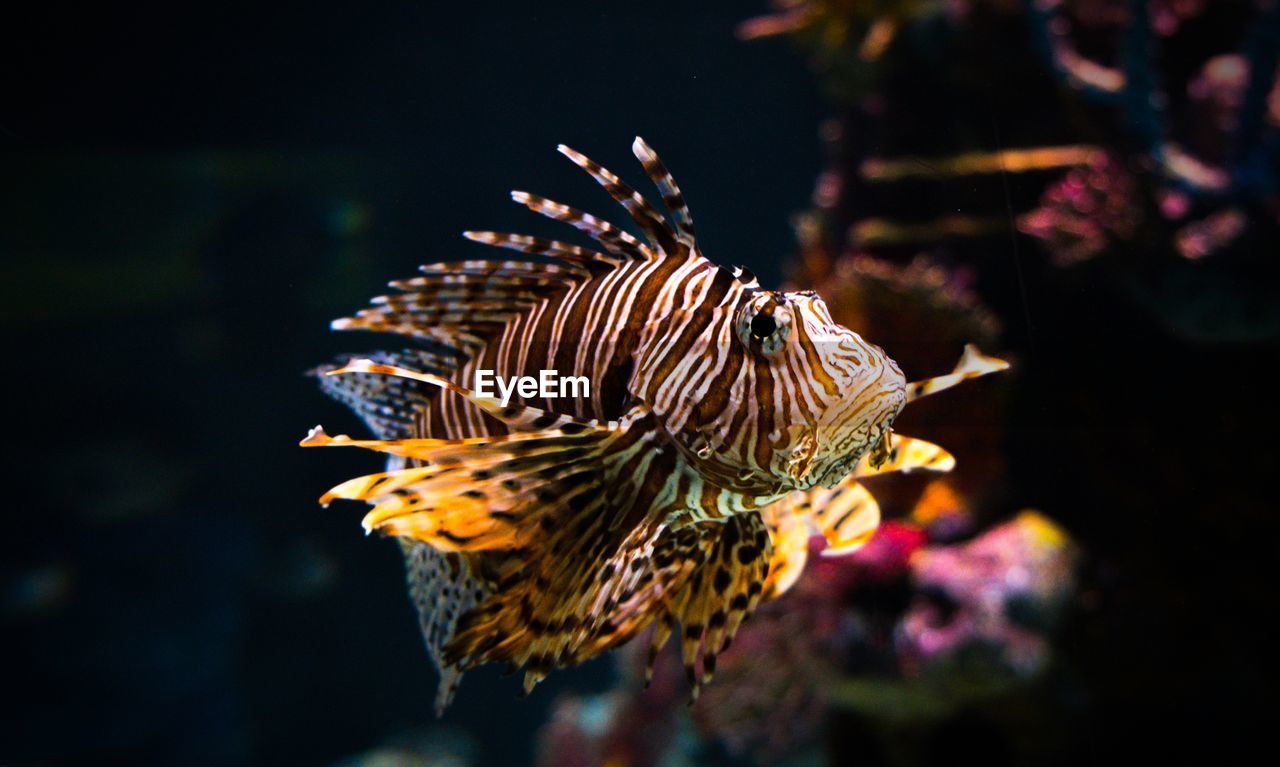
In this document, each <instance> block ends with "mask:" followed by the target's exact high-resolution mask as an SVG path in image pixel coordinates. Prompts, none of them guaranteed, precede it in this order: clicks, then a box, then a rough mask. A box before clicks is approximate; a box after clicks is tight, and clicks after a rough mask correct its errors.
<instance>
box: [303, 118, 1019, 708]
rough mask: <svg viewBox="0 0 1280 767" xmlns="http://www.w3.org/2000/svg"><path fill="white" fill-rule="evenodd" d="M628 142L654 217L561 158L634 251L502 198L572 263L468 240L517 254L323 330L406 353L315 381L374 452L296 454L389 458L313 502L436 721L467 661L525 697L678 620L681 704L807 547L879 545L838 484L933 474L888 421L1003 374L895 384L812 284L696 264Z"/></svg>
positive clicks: (925, 451) (481, 263)
mask: <svg viewBox="0 0 1280 767" xmlns="http://www.w3.org/2000/svg"><path fill="white" fill-rule="evenodd" d="M633 149H634V151H635V154H636V156H637V158H638V159H640V161H641V163H642V164H643V165H644V167H645V170H646V171H647V173H648V175H649V177H650V178H651V179H652V180H653V182H654V183H655V185H656V186H657V187H658V189H659V191H660V192H661V193H662V197H663V201H664V203H665V205H666V208H667V211H666V212H665V213H663V212H660V211H659V210H658V209H657V208H655V207H653V206H652V205H651V204H650V203H648V202H647V201H646V200H645V199H644V198H643V197H642V196H641V195H639V194H638V193H637V192H635V191H634V190H633V189H631V188H630V187H629V186H627V185H626V184H625V183H623V182H622V181H621V180H620V179H618V178H617V177H616V176H615V175H614V174H612V173H611V172H609V171H608V170H606V169H604V168H602V167H601V166H599V165H598V164H596V163H594V162H593V161H591V160H589V159H587V158H586V157H584V156H582V155H580V154H578V153H577V152H574V151H573V150H570V149H567V148H564V147H562V148H561V150H562V152H564V153H565V154H566V155H567V156H568V157H569V158H570V159H572V160H573V161H574V162H575V163H576V164H578V165H579V166H580V167H582V168H583V169H584V170H586V171H587V172H588V173H589V174H590V175H591V176H592V177H593V178H595V179H596V181H598V182H599V183H600V184H601V185H602V186H603V187H604V188H605V190H606V191H607V192H608V193H609V194H610V196H612V197H613V198H614V199H615V200H616V201H617V202H619V203H620V204H622V205H623V207H624V208H626V210H627V211H628V213H629V214H630V215H631V218H632V221H633V222H634V223H635V225H636V226H637V227H638V228H639V229H640V230H641V231H642V232H643V234H644V239H641V238H639V237H636V236H635V235H633V234H631V233H629V232H627V231H626V230H624V229H622V228H620V227H616V226H614V225H611V224H609V223H606V222H604V221H603V220H601V219H598V218H595V217H594V216H591V215H589V214H587V213H584V212H582V211H578V210H576V209H574V208H570V207H569V206H566V205H562V204H560V203H556V202H552V201H550V200H547V199H545V198H542V197H538V196H536V195H531V194H527V193H523V192H515V193H513V198H514V199H515V200H516V201H518V202H520V203H522V204H524V205H526V206H527V207H529V208H530V209H531V210H533V211H535V212H537V213H540V214H543V215H546V216H549V217H551V218H554V219H557V220H560V221H564V222H566V223H568V224H570V225H572V226H574V227H575V228H577V229H579V230H580V231H581V232H583V233H585V234H586V235H588V236H589V237H591V238H592V239H593V240H594V242H595V246H594V248H590V249H589V248H585V247H581V246H578V245H573V244H569V243H566V242H562V241H558V240H547V239H542V238H535V237H528V236H523V235H511V234H503V233H496V232H468V233H466V236H467V237H468V238H469V239H472V240H474V241H477V242H481V243H485V244H489V245H493V246H497V247H501V248H506V249H509V250H514V251H517V252H519V253H522V254H524V255H522V256H520V257H516V258H513V259H508V260H503V261H499V260H472V261H460V262H452V263H444V264H432V265H428V266H425V267H423V268H422V271H423V274H422V275H420V276H419V277H416V278H414V279H410V280H404V281H400V282H394V283H392V286H393V287H394V288H396V289H397V292H396V293H394V294H391V295H388V296H382V297H378V298H376V299H374V302H373V306H372V307H371V308H369V309H366V310H363V311H361V312H359V313H358V314H357V315H356V316H354V317H350V318H346V319H342V320H338V321H336V322H335V323H334V327H335V328H338V329H344V330H345V329H360V330H372V331H380V332H391V333H397V334H400V335H403V336H408V337H410V338H414V339H418V340H420V341H422V342H423V344H422V345H420V346H419V347H418V348H415V349H410V350H406V351H403V352H399V353H395V354H381V355H377V356H375V357H374V358H372V359H368V360H359V361H353V362H351V363H349V364H347V365H346V366H344V367H341V368H338V367H331V368H329V369H326V370H325V371H324V372H325V373H326V374H327V375H325V376H323V377H322V381H323V386H324V388H325V389H326V391H327V392H328V393H330V394H331V395H333V396H335V397H337V398H338V399H341V400H343V401H344V402H346V403H348V404H349V405H350V406H351V407H353V409H355V410H356V411H357V412H358V413H359V414H360V415H361V416H362V417H363V418H364V419H365V421H366V422H367V423H368V424H369V426H370V427H371V428H372V429H373V431H374V433H375V437H377V439H374V440H353V439H350V438H348V437H332V438H331V437H329V436H327V435H325V434H324V433H323V431H321V430H319V429H317V430H315V431H313V433H312V434H311V435H309V436H308V438H307V439H306V440H304V442H303V444H304V445H306V446H316V445H356V446H360V447H365V448H369V449H372V450H376V451H379V452H382V453H385V454H387V455H388V459H387V461H388V462H387V470H386V471H384V472H381V473H379V474H375V475H370V476H367V477H360V478H357V479H354V480H350V481H348V482H346V483H343V484H341V485H339V486H337V487H335V488H334V489H333V490H331V491H330V492H329V493H327V494H326V496H325V497H324V498H323V499H322V500H323V501H325V502H327V501H329V500H331V499H335V498H343V499H352V500H363V501H366V502H368V503H370V504H372V505H373V507H374V508H373V510H372V511H370V512H369V513H368V514H367V515H366V517H365V528H366V530H368V531H370V532H372V531H378V532H380V533H385V534H389V535H393V536H396V537H398V538H399V539H400V541H401V544H402V547H403V549H404V551H405V555H406V558H407V562H408V569H409V582H410V592H411V595H412V597H413V599H414V602H415V604H416V605H417V607H418V610H419V615H420V618H421V623H422V629H423V633H424V636H425V637H426V640H427V645H428V649H429V651H430V653H431V655H432V657H433V659H434V660H435V662H436V663H437V665H438V666H439V668H440V671H441V676H442V683H441V687H440V690H439V692H438V694H437V707H438V708H439V709H443V707H444V706H445V705H447V703H448V701H449V699H450V697H451V696H452V694H453V691H454V690H455V689H456V686H457V682H458V679H459V677H460V675H461V673H462V671H463V670H465V669H466V668H469V667H472V666H475V665H478V664H481V663H491V662H497V663H506V664H508V665H509V666H511V667H512V668H513V669H516V668H523V669H524V670H525V684H524V690H525V691H526V692H527V691H528V690H530V689H531V688H532V687H533V686H534V685H535V684H536V683H537V682H538V681H539V680H540V679H542V678H543V677H545V675H546V674H547V673H548V672H549V671H550V669H552V668H554V667H557V666H564V665H570V664H573V663H578V662H581V661H583V660H586V659H588V658H590V657H592V656H594V655H596V654H598V653H599V652H601V651H603V650H605V649H608V648H610V647H613V646H616V645H617V644H619V643H621V642H625V641H627V640H628V639H630V638H632V637H633V636H635V634H637V633H638V632H639V631H640V630H641V629H643V628H646V627H648V626H653V627H654V630H653V633H652V639H651V647H650V653H651V658H652V657H653V656H654V655H655V654H656V653H657V651H658V649H659V648H660V647H661V646H662V645H663V644H665V643H666V641H667V639H668V638H669V637H670V635H671V634H672V633H674V632H675V630H676V628H677V627H679V628H680V644H681V647H682V654H683V658H684V663H685V667H686V671H687V674H688V677H689V680H690V683H691V686H692V690H693V695H694V696H695V697H696V695H697V692H698V689H699V687H700V685H701V684H702V683H704V682H706V681H708V680H709V679H710V677H711V676H712V674H713V673H714V669H715V658H716V655H717V654H718V653H719V652H722V651H723V650H724V649H727V647H728V645H729V643H730V641H731V639H732V637H733V634H734V632H735V630H736V628H737V626H738V624H739V623H740V622H741V621H742V620H743V619H744V618H745V617H746V616H747V615H748V614H749V613H750V612H751V611H752V610H753V609H754V608H755V605H756V604H757V603H758V602H759V601H760V599H762V598H765V597H768V596H773V595H776V594H780V593H782V592H783V591H785V590H786V588H787V586H788V585H789V584H790V583H791V582H793V581H794V578H795V577H796V576H797V575H798V573H799V571H800V569H801V568H802V567H803V562H804V558H805V556H807V549H808V547H807V545H806V541H807V538H808V535H809V534H810V533H820V534H822V535H824V536H826V537H827V539H828V541H829V543H830V544H831V547H832V550H833V551H849V550H852V549H853V548H855V547H856V546H858V545H859V544H860V543H861V542H862V541H864V540H865V539H866V537H867V536H869V535H870V533H871V532H872V531H873V530H874V529H875V526H876V524H877V522H878V519H879V512H878V507H876V505H875V502H874V500H873V499H871V497H870V495H869V494H868V493H867V492H866V491H865V489H863V488H862V487H861V485H860V484H858V482H857V480H858V479H859V478H860V477H864V476H867V475H869V474H873V473H878V472H881V471H890V470H911V469H914V468H925V469H933V470H946V469H948V468H950V463H949V456H947V455H946V453H945V451H942V450H941V448H937V447H936V446H933V445H929V444H928V443H925V442H922V441H920V440H911V439H909V438H904V437H901V436H897V435H892V434H891V428H890V427H891V425H892V423H893V420H894V418H895V417H896V416H897V415H898V413H899V412H900V411H901V409H902V408H903V406H904V405H905V404H906V403H907V402H908V401H909V400H911V399H913V398H916V397H919V396H924V395H925V394H929V393H932V392H933V391H937V390H941V389H943V388H946V387H948V386H950V385H953V384H954V383H956V382H958V381H960V380H964V379H966V378H971V377H974V376H976V375H981V374H983V373H986V372H991V371H992V370H996V369H1000V368H1001V367H1002V366H1003V363H1001V362H1000V361H998V360H994V359H992V358H986V357H982V355H980V354H979V353H977V352H976V350H970V351H967V352H966V356H965V358H964V359H962V361H961V364H960V365H959V366H958V367H957V369H956V370H955V371H954V372H953V373H952V374H950V375H949V376H941V377H939V378H937V379H929V380H926V381H922V382H917V383H914V384H907V383H906V381H905V379H904V378H903V376H902V373H901V371H900V370H898V367H897V365H895V364H894V363H893V361H892V360H891V359H889V357H888V356H887V355H885V353H884V352H883V351H882V350H881V349H879V348H878V347H876V346H874V345H872V344H869V343H867V342H866V341H864V340H863V339H862V338H860V337H859V336H858V335H857V334H856V333H854V332H853V331H851V330H848V329H846V328H843V327H840V326H839V325H837V324H836V323H834V322H833V321H832V319H831V316H830V314H829V313H828V311H827V309H826V307H825V305H824V304H823V303H822V301H821V300H820V299H819V298H818V297H817V296H816V295H814V294H813V293H811V292H792V293H787V292H778V291H769V290H764V289H762V288H761V287H760V285H759V284H758V283H757V282H756V281H755V279H754V278H753V277H751V276H750V275H749V274H748V273H746V272H744V271H743V270H740V269H728V268H725V267H722V266H718V265H716V264H714V263H712V262H710V261H709V260H707V259H706V258H704V257H703V256H702V254H701V253H700V252H699V250H698V247H697V244H696V239H695V237H694V230H693V222H692V219H691V217H690V215H689V212H688V210H687V208H686V207H685V205H684V202H683V196H682V195H681V193H680V191H679V188H678V187H677V186H676V184H675V182H674V180H673V179H672V178H671V176H670V174H669V173H667V171H666V169H665V167H664V166H663V165H662V163H661V161H660V160H658V158H657V155H656V154H655V153H653V151H652V150H651V149H650V148H649V147H648V146H647V145H646V144H644V142H643V141H641V140H640V139H637V140H636V143H635V145H634V147H633ZM479 370H492V371H495V372H496V373H497V374H498V375H500V376H502V377H504V378H508V379H509V378H511V377H514V376H530V377H535V378H536V377H538V375H539V373H540V372H541V371H543V370H555V371H556V373H557V375H560V376H585V377H586V378H587V379H588V380H589V381H590V382H591V388H590V396H589V397H580V398H547V399H538V400H528V401H526V400H520V399H518V398H517V399H515V400H512V401H509V402H498V401H496V400H494V399H492V398H488V397H484V396H481V395H480V394H479V393H477V392H476V391H475V388H474V383H475V380H476V375H477V372H478V371H479Z"/></svg>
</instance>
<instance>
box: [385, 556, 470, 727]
mask: <svg viewBox="0 0 1280 767" xmlns="http://www.w3.org/2000/svg"><path fill="white" fill-rule="evenodd" d="M398 540H399V541H400V547H401V549H403V550H404V562H405V573H406V578H407V580H408V582H409V598H410V599H411V600H413V605H414V607H416V608H417V609H418V625H419V627H421V629H422V638H423V641H425V642H426V645H427V654H429V655H430V656H431V660H432V662H433V663H434V664H435V666H436V670H437V671H438V672H439V673H440V684H439V686H438V687H437V688H436V700H435V710H436V716H441V715H443V714H444V710H445V709H446V708H448V706H449V703H450V702H452V701H453V694H454V693H455V692H457V690H458V684H459V683H460V682H461V681H462V669H460V668H458V667H457V665H455V664H452V663H448V662H447V661H446V660H445V658H444V647H445V645H447V644H448V643H449V641H450V640H451V639H453V633H454V629H455V628H456V627H457V623H458V618H459V617H460V616H462V615H463V614H464V613H466V612H467V611H469V610H471V608H473V607H475V606H476V605H477V604H480V603H481V602H483V601H485V600H486V599H488V597H489V587H488V585H487V584H486V582H485V580H484V579H483V578H481V577H479V576H478V575H476V574H475V573H473V572H472V559H473V557H471V556H468V555H466V554H462V553H460V552H446V551H440V550H438V549H436V548H434V547H432V546H431V545H430V544H426V543H423V542H421V541H413V540H409V539H407V538H399V539H398Z"/></svg>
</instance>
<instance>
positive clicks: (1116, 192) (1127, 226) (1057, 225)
mask: <svg viewBox="0 0 1280 767" xmlns="http://www.w3.org/2000/svg"><path fill="white" fill-rule="evenodd" d="M1136 192H1137V184H1136V182H1135V181H1134V178H1133V176H1132V175H1131V174H1130V173H1129V172H1128V171H1126V170H1125V169H1124V167H1123V166H1122V165H1121V163H1120V162H1119V161H1118V160H1117V159H1116V158H1114V157H1109V156H1106V155H1102V156H1100V157H1099V159H1098V161H1097V162H1094V163H1091V164H1089V165H1085V166H1082V167H1079V168H1073V169H1072V170H1070V171H1068V172H1067V174H1066V175H1065V176H1063V177H1062V179H1061V180H1059V181H1057V182H1056V183H1054V184H1052V185H1050V186H1049V188H1048V189H1046V190H1045V192H1044V195H1043V196H1042V197H1041V198H1040V207H1038V208H1036V209H1035V210H1033V211H1031V212H1030V213H1025V214H1023V215H1022V216H1019V217H1018V229H1020V230H1021V231H1022V232H1024V233H1026V234H1029V235H1031V236H1032V237H1035V238H1037V239H1039V240H1041V241H1042V242H1043V244H1044V247H1045V250H1047V251H1048V252H1049V256H1050V257H1051V258H1052V259H1053V261H1054V263H1056V264H1057V265H1058V266H1071V265H1072V264H1076V263H1079V262H1081V261H1087V260H1089V259H1091V258H1095V257H1097V256H1099V255H1102V254H1103V253H1105V252H1106V250H1107V249H1108V248H1109V247H1111V246H1112V245H1114V244H1116V243H1120V242H1124V241H1125V240H1127V239H1129V238H1130V237H1132V236H1133V234H1134V232H1136V231H1137V228H1138V226H1139V224H1141V222H1142V210H1141V208H1139V207H1138V206H1137V205H1136V203H1135V196H1136Z"/></svg>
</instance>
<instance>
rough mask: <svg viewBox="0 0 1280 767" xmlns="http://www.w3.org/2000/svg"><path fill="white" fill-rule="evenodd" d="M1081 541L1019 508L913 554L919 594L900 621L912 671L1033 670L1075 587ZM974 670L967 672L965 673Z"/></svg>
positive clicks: (900, 639) (902, 649) (1023, 673)
mask: <svg viewBox="0 0 1280 767" xmlns="http://www.w3.org/2000/svg"><path fill="white" fill-rule="evenodd" d="M1076 557H1077V552H1076V546H1075V544H1074V543H1073V542H1072V540H1071V538H1070V537H1069V536H1068V535H1067V533H1066V532H1065V531H1064V530H1063V529H1062V528H1061V527H1059V526H1058V525H1057V524H1055V523H1054V522H1052V521H1051V520H1049V519H1048V518H1046V517H1045V516H1043V515H1041V514H1039V513H1038V512H1034V511H1024V512H1021V513H1020V514H1019V515H1018V516H1017V517H1015V518H1014V519H1013V520H1011V521H1009V522H1006V523H1004V524H1002V525H999V526H997V527H993V528H991V529H990V530H988V531H986V532H985V533H983V534H982V535H980V536H978V537H977V538H975V539H973V540H972V541H969V542H967V543H962V544H955V545H950V546H930V547H926V548H924V549H921V550H920V551H918V552H916V554H915V556H914V557H913V558H912V561H911V571H912V579H913V582H914V584H915V587H916V589H917V591H918V594H919V596H917V597H916V599H915V600H913V602H912V605H911V608H910V609H909V610H908V611H907V613H906V615H905V616H904V617H903V619H902V621H901V623H900V624H899V627H898V633H897V638H896V640H897V647H898V651H899V653H900V657H901V659H902V663H903V667H904V670H905V671H906V673H907V674H908V675H909V676H921V675H927V674H930V673H932V674H935V675H940V674H949V675H954V676H960V677H965V676H973V675H974V674H973V673H972V668H971V669H964V670H957V669H956V668H955V667H956V666H970V667H976V668H977V669H978V670H979V671H980V673H981V674H982V675H983V676H986V677H988V678H993V677H994V678H1000V677H1004V676H1013V677H1016V678H1026V677H1029V676H1031V675H1033V674H1035V673H1037V672H1039V671H1040V670H1042V669H1043V667H1044V665H1045V663H1046V662H1047V660H1048V657H1049V648H1048V644H1047V642H1046V639H1045V632H1046V631H1047V630H1049V629H1050V628H1052V627H1053V626H1054V625H1055V624H1056V623H1057V621H1058V618H1059V616H1060V614H1061V612H1062V609H1063V607H1064V606H1065V605H1066V602H1067V600H1068V598H1069V597H1070V595H1071V594H1072V592H1073V590H1074V583H1075V579H1074V569H1075V562H1076ZM965 671H970V673H965Z"/></svg>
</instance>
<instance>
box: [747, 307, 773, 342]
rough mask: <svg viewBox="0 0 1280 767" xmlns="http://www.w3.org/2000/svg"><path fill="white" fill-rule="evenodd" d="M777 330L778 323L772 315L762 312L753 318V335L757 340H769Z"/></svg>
mask: <svg viewBox="0 0 1280 767" xmlns="http://www.w3.org/2000/svg"><path fill="white" fill-rule="evenodd" d="M777 329H778V322H777V320H775V319H774V318H773V315H772V314H765V313H764V312H760V313H758V314H757V315H756V316H754V317H752V318H751V335H753V336H755V337H756V338H760V339H764V338H768V337H769V336H771V335H773V331H775V330H777Z"/></svg>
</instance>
